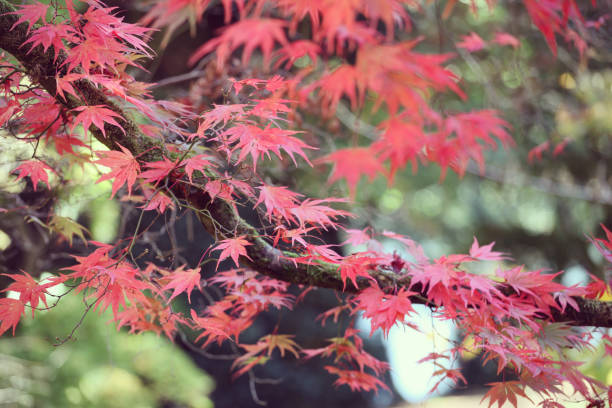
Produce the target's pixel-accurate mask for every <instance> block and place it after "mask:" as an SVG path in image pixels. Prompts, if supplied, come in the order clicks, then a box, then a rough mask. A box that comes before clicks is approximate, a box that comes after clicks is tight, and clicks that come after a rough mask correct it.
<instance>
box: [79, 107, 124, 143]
mask: <svg viewBox="0 0 612 408" xmlns="http://www.w3.org/2000/svg"><path fill="white" fill-rule="evenodd" d="M73 111H77V112H81V113H79V114H78V115H77V116H76V117H75V118H74V124H73V125H72V129H73V130H74V128H75V127H76V126H77V125H78V124H79V123H80V124H82V125H83V131H84V132H85V136H87V131H88V130H89V127H90V126H91V125H92V124H93V125H94V126H96V127H97V128H98V129H100V131H101V132H102V134H103V135H104V137H106V131H105V130H104V124H105V123H110V124H111V125H113V126H116V127H118V128H119V129H121V131H122V132H123V133H125V130H124V129H123V127H121V125H120V124H119V123H117V121H116V120H115V119H114V118H119V119H122V117H121V115H120V114H118V113H117V112H113V111H112V110H110V109H109V108H107V107H106V106H104V105H91V106H78V107H76V108H74V109H73Z"/></svg>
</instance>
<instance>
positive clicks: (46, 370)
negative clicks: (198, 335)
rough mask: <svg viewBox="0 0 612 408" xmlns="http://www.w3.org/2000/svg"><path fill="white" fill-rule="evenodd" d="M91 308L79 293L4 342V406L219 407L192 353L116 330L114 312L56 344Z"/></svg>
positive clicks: (94, 317) (86, 322)
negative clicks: (87, 309) (86, 308)
mask: <svg viewBox="0 0 612 408" xmlns="http://www.w3.org/2000/svg"><path fill="white" fill-rule="evenodd" d="M54 289H55V288H54ZM57 290H59V291H65V290H66V287H63V288H58V289H57ZM49 300H50V301H51V303H50V305H51V304H52V302H53V301H52V298H50V299H49ZM83 309H84V307H83V303H82V299H81V297H80V296H79V295H73V294H71V295H68V296H65V297H64V298H62V300H61V301H60V302H59V304H58V305H57V306H56V307H54V308H52V309H51V310H48V311H38V312H36V313H37V316H36V318H35V319H34V320H32V319H31V318H29V317H27V318H24V319H23V320H22V324H21V325H20V328H19V331H18V333H17V335H16V337H10V336H4V337H2V338H0V407H46V408H54V407H57V408H60V407H61V408H63V407H92V408H124V407H130V408H146V407H162V406H164V407H186V408H187V407H189V408H209V407H212V406H213V405H212V402H211V401H210V400H209V399H208V397H207V395H208V394H209V393H210V392H211V391H212V388H213V382H212V380H211V379H210V378H209V377H208V376H207V375H206V374H205V373H204V372H203V371H201V370H200V369H199V368H197V367H196V366H195V365H194V363H193V362H192V361H191V359H190V358H189V357H188V356H187V355H186V354H184V353H183V352H182V351H181V350H180V349H179V348H177V347H175V346H174V345H173V344H171V343H170V342H169V341H168V340H167V339H165V338H161V337H157V336H156V335H155V334H152V333H145V334H140V335H130V334H127V333H126V332H124V331H121V330H120V331H117V330H115V327H114V324H112V323H110V324H107V322H108V321H109V320H110V319H111V317H112V316H111V313H107V312H105V313H102V314H101V315H98V314H97V313H96V312H93V311H92V312H90V314H89V315H87V316H85V318H84V319H83V323H82V324H81V325H80V327H79V328H78V330H77V331H76V334H75V338H74V340H70V341H67V342H65V343H64V344H61V345H55V344H57V343H59V342H61V340H63V339H64V338H65V336H68V335H69V333H71V331H72V330H73V328H74V327H76V326H77V325H78V322H79V320H80V319H81V317H82V313H83ZM108 312H110V311H108ZM57 336H60V337H57ZM62 336H63V337H62Z"/></svg>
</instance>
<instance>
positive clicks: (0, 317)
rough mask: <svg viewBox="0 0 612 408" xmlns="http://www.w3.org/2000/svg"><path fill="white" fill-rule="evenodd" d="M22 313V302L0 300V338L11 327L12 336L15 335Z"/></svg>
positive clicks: (7, 299) (8, 299)
mask: <svg viewBox="0 0 612 408" xmlns="http://www.w3.org/2000/svg"><path fill="white" fill-rule="evenodd" d="M23 312H24V306H23V302H22V301H20V300H17V299H10V298H1V299H0V321H1V322H2V323H0V336H2V334H3V333H4V332H5V331H7V330H8V329H9V328H10V327H11V326H12V327H13V336H14V335H15V328H16V327H17V324H18V323H19V319H21V315H22V314H23Z"/></svg>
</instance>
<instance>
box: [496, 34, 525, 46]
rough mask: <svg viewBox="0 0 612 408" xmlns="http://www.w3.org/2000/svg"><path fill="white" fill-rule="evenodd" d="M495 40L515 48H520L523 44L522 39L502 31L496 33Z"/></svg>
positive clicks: (497, 42)
mask: <svg viewBox="0 0 612 408" xmlns="http://www.w3.org/2000/svg"><path fill="white" fill-rule="evenodd" d="M493 42H494V43H496V44H499V45H509V46H511V47H514V48H518V47H519V46H520V45H521V43H520V41H519V40H518V39H517V38H516V37H515V36H513V35H511V34H508V33H502V32H497V33H495V38H494V39H493Z"/></svg>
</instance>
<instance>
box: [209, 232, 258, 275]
mask: <svg viewBox="0 0 612 408" xmlns="http://www.w3.org/2000/svg"><path fill="white" fill-rule="evenodd" d="M244 237H245V236H244V235H241V236H239V237H236V238H228V239H224V240H223V241H221V242H219V244H218V245H217V247H216V248H215V249H213V251H219V250H222V251H221V255H219V260H218V261H217V268H218V267H219V263H220V262H221V261H223V260H224V259H225V258H227V257H231V258H232V260H233V261H234V263H235V264H236V266H240V265H239V264H238V258H239V257H240V255H242V256H245V257H247V258H248V259H251V258H250V257H249V256H248V255H247V252H246V249H245V247H246V246H247V245H251V243H250V242H249V241H247V240H246V239H244Z"/></svg>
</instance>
